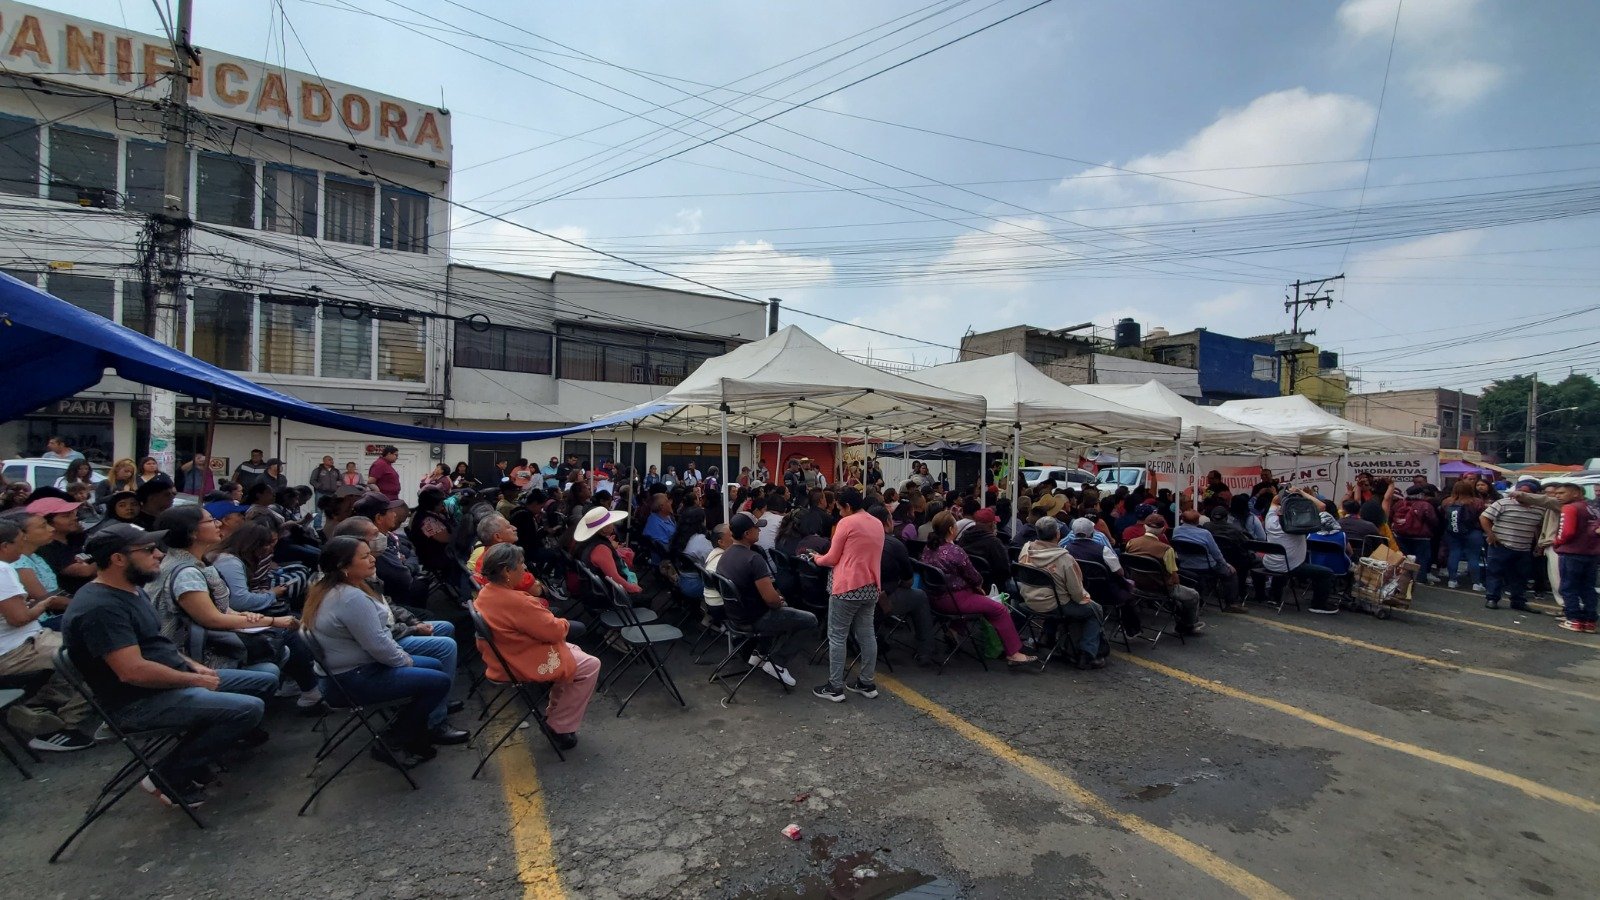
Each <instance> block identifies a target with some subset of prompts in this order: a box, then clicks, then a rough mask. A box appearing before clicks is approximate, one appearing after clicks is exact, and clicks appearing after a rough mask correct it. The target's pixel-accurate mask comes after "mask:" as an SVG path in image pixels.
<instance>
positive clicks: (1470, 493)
mask: <svg viewBox="0 0 1600 900" xmlns="http://www.w3.org/2000/svg"><path fill="white" fill-rule="evenodd" d="M1486 508H1487V507H1486V506H1485V504H1484V502H1483V501H1482V500H1480V499H1478V492H1477V488H1476V485H1474V484H1473V483H1472V482H1470V481H1467V480H1466V479H1464V478H1463V479H1461V480H1460V481H1457V482H1456V483H1455V487H1453V488H1451V489H1450V496H1449V497H1448V498H1446V499H1445V501H1444V503H1443V504H1441V505H1440V506H1439V518H1440V519H1442V520H1443V524H1444V546H1445V552H1446V554H1447V555H1446V556H1445V569H1444V571H1445V579H1446V580H1447V582H1448V583H1449V585H1450V587H1452V588H1454V587H1455V586H1456V585H1457V583H1458V582H1457V578H1458V576H1459V575H1460V572H1461V563H1462V561H1463V560H1465V561H1466V564H1467V578H1466V584H1467V585H1469V586H1470V587H1471V589H1472V590H1473V591H1474V592H1477V593H1482V592H1483V581H1482V565H1483V563H1482V560H1483V548H1484V540H1483V523H1482V522H1480V521H1479V519H1478V517H1479V516H1481V515H1483V511H1484V510H1485V509H1486Z"/></svg>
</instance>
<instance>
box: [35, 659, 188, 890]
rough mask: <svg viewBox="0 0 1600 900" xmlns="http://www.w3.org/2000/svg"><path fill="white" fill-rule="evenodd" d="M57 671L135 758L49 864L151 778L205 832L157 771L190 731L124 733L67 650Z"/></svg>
mask: <svg viewBox="0 0 1600 900" xmlns="http://www.w3.org/2000/svg"><path fill="white" fill-rule="evenodd" d="M55 670H56V671H57V672H59V673H60V674H61V676H62V677H63V678H65V679H66V680H67V683H68V684H70V685H72V689H73V690H75V691H77V692H78V693H79V694H80V695H82V696H83V699H84V700H86V701H88V703H89V707H90V708H91V709H93V710H94V714H95V715H97V716H99V717H100V718H101V719H102V720H104V721H105V723H106V727H107V728H109V729H111V733H112V734H113V735H115V736H116V739H117V741H118V743H120V744H122V746H123V747H125V748H126V749H127V751H128V754H129V755H130V756H132V757H133V758H132V759H130V760H128V762H127V764H125V765H124V766H122V768H120V769H118V770H117V771H116V772H115V773H114V774H113V775H112V776H111V777H110V778H109V779H107V780H106V782H105V784H103V785H101V787H100V793H99V795H98V796H96V797H95V798H94V802H93V803H91V804H89V809H88V811H87V812H85V813H84V814H83V820H82V821H81V822H79V823H78V827H77V828H74V829H73V830H72V833H71V834H69V835H67V839H66V840H64V841H62V842H61V846H59V847H57V848H56V852H54V853H52V854H50V861H51V862H55V861H56V860H58V859H60V858H61V854H62V853H64V852H65V851H66V849H67V847H68V846H69V845H70V844H71V843H72V842H73V841H74V840H76V839H77V837H78V835H80V834H82V833H83V831H84V829H86V828H88V827H89V826H90V825H93V824H94V821H95V820H96V819H98V818H100V817H101V816H103V815H105V814H106V813H108V812H110V811H111V807H113V806H116V805H117V801H119V800H121V799H122V798H123V797H125V796H127V794H128V792H129V791H131V790H133V788H134V785H137V784H138V783H139V782H140V781H142V780H144V779H146V778H148V779H150V781H151V782H152V783H153V784H155V786H156V787H157V788H160V789H161V792H162V793H163V794H166V795H167V798H168V799H170V800H171V801H172V802H173V803H176V804H177V805H178V807H179V808H180V809H182V810H183V812H184V815H186V816H188V817H189V821H191V822H193V823H194V826H195V827H196V828H200V829H204V828H205V827H206V826H205V823H204V822H202V821H200V816H199V815H197V814H196V813H195V811H194V807H192V806H190V805H189V803H188V801H186V800H184V799H183V793H182V792H180V791H178V790H177V789H176V788H175V787H174V786H173V785H172V783H171V782H169V781H168V780H167V777H166V776H165V775H163V774H161V772H160V771H158V770H157V768H156V767H157V766H159V765H161V763H162V761H163V760H165V759H166V758H167V757H168V756H170V755H172V752H173V751H174V750H176V749H178V747H179V746H181V745H182V744H183V738H184V736H185V734H186V732H187V729H184V728H152V729H148V730H144V731H125V730H123V728H122V726H120V725H118V724H117V721H116V719H114V718H112V717H111V716H110V715H109V714H108V713H107V712H106V709H105V707H103V706H101V705H100V701H98V700H96V699H95V698H94V692H93V691H91V690H90V689H89V683H88V682H87V681H84V678H83V673H82V672H80V671H78V667H77V666H76V665H74V664H73V662H72V657H71V656H69V655H68V653H67V648H65V647H62V648H61V649H60V650H57V651H56V659H55Z"/></svg>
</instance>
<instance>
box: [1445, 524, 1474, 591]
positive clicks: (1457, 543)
mask: <svg viewBox="0 0 1600 900" xmlns="http://www.w3.org/2000/svg"><path fill="white" fill-rule="evenodd" d="M1444 544H1445V547H1447V548H1449V551H1450V555H1449V557H1448V559H1449V561H1450V562H1449V565H1448V568H1446V570H1445V571H1446V575H1447V577H1448V578H1449V579H1450V580H1451V581H1455V580H1456V573H1457V572H1459V571H1460V568H1461V562H1462V560H1466V563H1467V584H1468V585H1474V584H1483V566H1482V564H1481V563H1480V562H1479V560H1480V559H1482V557H1483V532H1481V531H1469V532H1467V533H1466V534H1454V533H1452V532H1449V531H1446V532H1445V533H1444Z"/></svg>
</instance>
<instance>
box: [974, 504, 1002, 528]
mask: <svg viewBox="0 0 1600 900" xmlns="http://www.w3.org/2000/svg"><path fill="white" fill-rule="evenodd" d="M972 521H974V522H977V523H978V524H980V525H993V524H995V523H996V522H998V521H1000V517H999V516H997V515H995V513H994V510H992V509H990V508H989V507H987V506H985V507H984V508H983V509H980V510H978V511H977V512H975V513H973V514H972Z"/></svg>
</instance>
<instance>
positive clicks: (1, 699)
mask: <svg viewBox="0 0 1600 900" xmlns="http://www.w3.org/2000/svg"><path fill="white" fill-rule="evenodd" d="M21 699H22V690H21V689H20V688H6V689H4V690H0V728H3V729H4V730H5V732H6V734H9V735H11V739H12V740H14V741H16V742H17V746H19V747H21V748H22V752H24V753H26V754H28V756H29V757H30V758H31V759H32V760H33V761H34V762H40V759H39V754H37V753H34V752H33V749H32V748H31V747H29V746H28V741H27V740H26V739H25V738H24V737H23V736H22V735H20V734H17V733H16V732H15V731H13V730H12V729H11V726H10V725H7V724H6V721H5V715H6V708H7V707H9V706H10V705H11V704H13V703H15V702H17V701H18V700H21ZM0 754H4V755H5V758H6V759H8V760H10V761H11V764H12V765H13V766H16V767H17V771H18V772H21V773H22V777H23V778H27V779H32V778H33V773H31V772H29V771H28V767H27V766H25V765H23V764H22V760H20V759H17V757H16V754H14V753H12V752H11V748H10V747H7V746H6V745H5V743H4V742H0Z"/></svg>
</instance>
